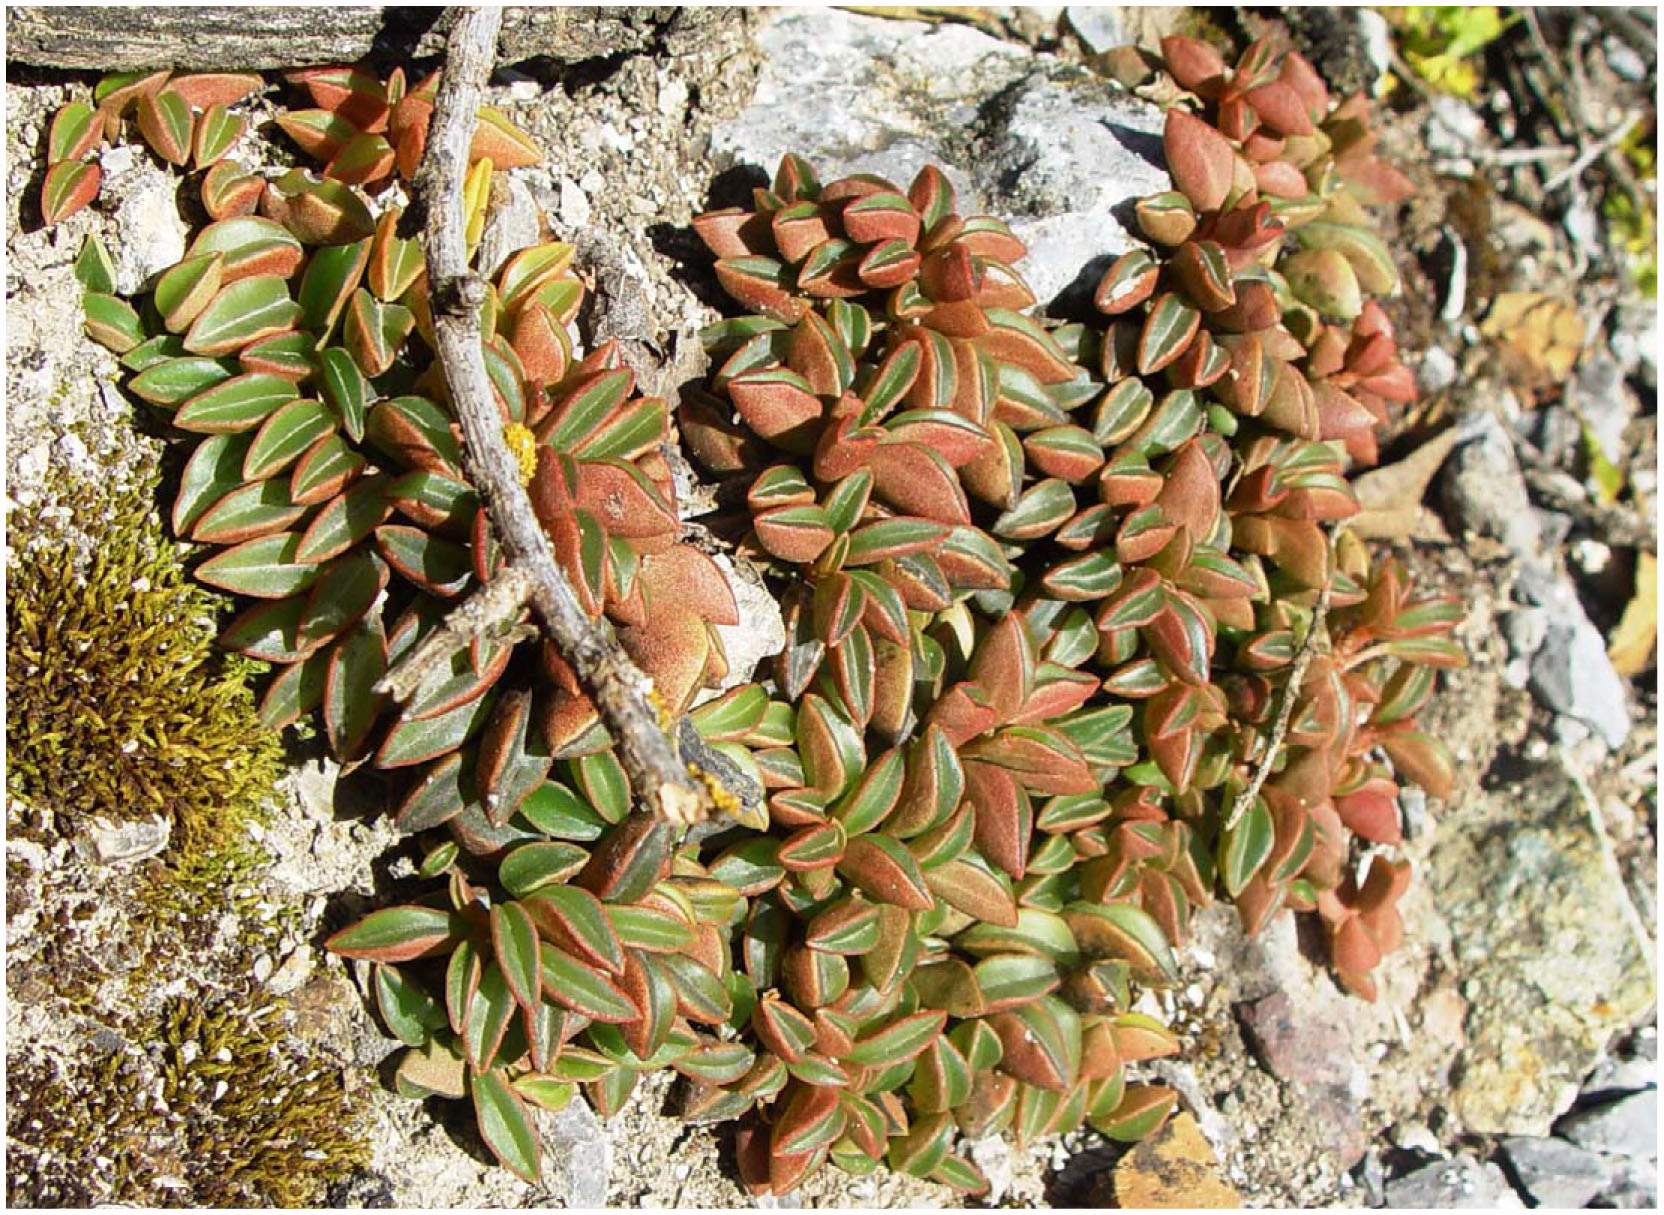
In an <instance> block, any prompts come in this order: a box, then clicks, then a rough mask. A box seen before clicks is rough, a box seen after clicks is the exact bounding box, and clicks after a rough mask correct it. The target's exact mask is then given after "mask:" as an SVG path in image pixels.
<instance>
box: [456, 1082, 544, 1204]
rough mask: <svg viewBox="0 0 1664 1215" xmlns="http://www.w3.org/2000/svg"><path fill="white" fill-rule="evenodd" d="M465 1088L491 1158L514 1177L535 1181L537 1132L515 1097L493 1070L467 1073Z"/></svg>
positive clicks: (523, 1107)
mask: <svg viewBox="0 0 1664 1215" xmlns="http://www.w3.org/2000/svg"><path fill="white" fill-rule="evenodd" d="M468 1087H469V1090H470V1093H471V1095H472V1097H473V1099H474V1116H475V1118H476V1119H477V1120H478V1122H479V1128H480V1137H481V1138H482V1139H484V1140H485V1144H486V1146H487V1147H489V1148H490V1149H491V1153H492V1155H494V1156H496V1157H497V1159H498V1160H499V1161H501V1162H502V1163H503V1165H504V1166H505V1167H506V1168H507V1169H508V1170H509V1171H510V1172H512V1173H514V1174H515V1175H516V1176H518V1177H520V1178H522V1179H523V1180H525V1181H530V1182H536V1181H537V1180H538V1176H539V1173H540V1171H541V1164H540V1161H539V1157H538V1146H537V1133H536V1131H534V1130H533V1129H532V1124H531V1119H530V1118H529V1117H528V1116H527V1114H526V1107H525V1105H524V1103H523V1102H521V1100H520V1097H519V1094H517V1093H516V1092H515V1091H514V1089H513V1088H512V1087H510V1085H509V1084H508V1083H507V1082H506V1081H504V1079H503V1078H502V1075H501V1074H500V1073H498V1072H494V1071H492V1072H473V1073H471V1074H470V1077H469V1085H468Z"/></svg>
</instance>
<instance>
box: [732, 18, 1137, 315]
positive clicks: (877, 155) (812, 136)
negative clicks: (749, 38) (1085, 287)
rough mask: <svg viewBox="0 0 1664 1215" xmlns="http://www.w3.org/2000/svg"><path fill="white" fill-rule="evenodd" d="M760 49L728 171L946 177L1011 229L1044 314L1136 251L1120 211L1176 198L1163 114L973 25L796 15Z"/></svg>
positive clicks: (768, 34)
mask: <svg viewBox="0 0 1664 1215" xmlns="http://www.w3.org/2000/svg"><path fill="white" fill-rule="evenodd" d="M758 45H759V47H760V48H761V50H762V52H763V55H764V64H763V67H762V70H761V73H760V75H759V78H758V84H757V91H756V94H755V96H754V97H753V99H752V102H751V104H750V106H748V107H747V108H746V109H745V110H744V111H743V112H742V113H741V114H740V115H739V116H738V117H736V118H735V119H734V120H732V121H731V122H728V123H726V124H724V125H722V126H719V127H718V128H717V129H716V130H715V131H714V132H713V133H712V137H711V152H712V156H713V159H714V160H715V161H716V163H717V164H718V165H720V166H725V167H730V168H732V167H738V166H754V167H755V168H756V169H758V170H760V171H761V172H762V173H763V174H765V175H768V176H772V174H773V173H774V170H775V167H776V166H777V165H778V164H779V161H780V158H781V156H782V155H784V154H785V153H786V152H788V151H795V152H799V153H801V154H802V155H804V156H805V157H807V158H808V159H809V160H810V161H811V163H813V164H814V165H815V167H816V169H817V170H818V171H819V172H820V174H821V175H822V177H823V179H825V180H831V179H833V178H837V177H842V176H845V175H847V174H850V173H876V174H879V175H880V176H883V177H886V178H888V179H890V180H891V181H893V182H895V183H896V184H897V185H900V186H903V187H905V186H906V185H907V184H908V183H909V182H910V181H911V180H912V179H913V177H914V176H915V175H916V174H917V173H918V171H919V170H920V169H921V168H923V167H924V166H925V165H927V164H936V165H939V166H941V168H942V170H943V171H944V172H945V173H946V174H947V176H948V179H949V180H950V181H951V182H952V183H953V185H954V188H955V190H956V192H957V193H958V195H959V199H958V201H959V208H960V210H961V212H962V213H964V214H974V213H976V212H977V211H992V212H995V213H997V214H1000V215H1002V216H1004V217H1006V218H1007V219H1009V220H1010V221H1011V224H1012V228H1013V229H1014V230H1015V231H1016V233H1017V234H1018V236H1020V237H1021V238H1022V239H1023V241H1024V242H1025V243H1026V244H1027V245H1028V247H1029V254H1028V256H1027V257H1026V258H1025V259H1024V260H1023V261H1022V263H1021V264H1020V265H1019V266H1018V270H1019V271H1020V272H1021V273H1022V274H1023V276H1024V277H1025V279H1027V281H1028V282H1029V285H1030V286H1031V287H1032V288H1033V289H1034V292H1035V294H1036V296H1037V297H1038V298H1039V299H1040V300H1041V301H1042V302H1050V301H1051V300H1052V299H1054V298H1055V297H1056V296H1057V294H1058V293H1059V292H1060V291H1062V290H1064V288H1066V287H1068V286H1069V285H1070V284H1071V283H1073V282H1075V280H1076V279H1077V276H1081V269H1082V267H1083V266H1087V265H1088V264H1089V263H1093V262H1094V261H1101V262H1103V263H1104V265H1107V259H1108V258H1109V257H1111V256H1113V255H1116V254H1119V253H1122V252H1125V251H1126V249H1127V248H1129V247H1130V245H1131V237H1130V236H1129V235H1128V233H1127V232H1126V230H1125V229H1124V228H1123V227H1122V225H1121V223H1120V220H1119V219H1118V218H1117V217H1116V214H1117V212H1118V211H1121V210H1124V205H1125V204H1126V203H1127V202H1128V200H1130V199H1133V198H1137V197H1141V196H1143V195H1145V194H1150V193H1154V192H1156V191H1158V190H1163V189H1166V188H1168V185H1169V179H1168V177H1167V174H1166V173H1165V171H1163V170H1162V169H1160V168H1158V167H1156V164H1155V159H1158V158H1159V149H1160V130H1161V121H1162V120H1161V115H1160V113H1159V112H1158V111H1157V110H1156V109H1155V108H1154V107H1153V106H1148V105H1145V104H1143V103H1140V102H1136V101H1133V100H1130V99H1128V98H1126V97H1125V96H1124V95H1122V94H1119V93H1117V92H1115V91H1114V90H1113V89H1112V88H1111V86H1109V85H1108V84H1107V83H1106V82H1104V81H1103V80H1101V79H1099V78H1097V77H1095V76H1093V75H1091V74H1090V73H1087V72H1085V71H1082V70H1080V69H1078V68H1071V67H1067V66H1065V65H1061V64H1057V63H1054V62H1052V61H1050V60H1037V59H1036V58H1035V57H1034V56H1032V55H1031V54H1029V53H1028V52H1027V51H1026V50H1024V49H1023V48H1021V47H1018V46H1014V45H1012V44H1011V43H1007V42H1002V41H1000V40H999V39H997V38H993V37H990V36H989V35H987V34H983V33H981V32H980V31H977V30H974V29H971V28H969V27H966V26H962V25H951V24H940V25H925V24H922V23H917V22H907V21H888V20H882V19H879V18H874V17H864V16H860V15H857V14H853V13H848V12H842V11H838V10H834V9H809V8H801V9H787V10H782V11H778V12H776V13H775V14H773V15H772V16H770V17H769V18H767V20H766V21H765V24H764V25H763V28H762V30H761V32H760V33H759V35H758ZM1037 63H1038V64H1042V65H1044V66H1042V67H1040V68H1037V67H1036V64H1037ZM1101 269H1102V267H1101V266H1100V267H1099V270H1100V272H1101Z"/></svg>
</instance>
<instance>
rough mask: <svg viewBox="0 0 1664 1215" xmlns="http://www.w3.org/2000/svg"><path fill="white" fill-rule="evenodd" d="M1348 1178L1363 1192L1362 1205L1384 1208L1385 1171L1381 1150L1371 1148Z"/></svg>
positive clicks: (1385, 1194) (1385, 1195)
mask: <svg viewBox="0 0 1664 1215" xmlns="http://www.w3.org/2000/svg"><path fill="white" fill-rule="evenodd" d="M1350 1176H1351V1177H1352V1179H1353V1180H1354V1181H1356V1182H1357V1183H1358V1188H1359V1189H1361V1190H1362V1191H1363V1192H1364V1205H1365V1206H1371V1207H1379V1206H1385V1205H1386V1201H1387V1190H1386V1185H1387V1171H1386V1168H1385V1166H1383V1165H1382V1163H1381V1149H1380V1148H1378V1147H1371V1148H1370V1149H1369V1150H1368V1151H1367V1152H1365V1153H1364V1158H1363V1159H1362V1160H1361V1161H1359V1162H1358V1166H1357V1167H1356V1168H1355V1169H1353V1170H1352V1172H1351V1174H1350Z"/></svg>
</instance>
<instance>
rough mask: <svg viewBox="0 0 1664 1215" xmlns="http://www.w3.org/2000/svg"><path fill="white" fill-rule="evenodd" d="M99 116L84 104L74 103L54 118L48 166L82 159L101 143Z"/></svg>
mask: <svg viewBox="0 0 1664 1215" xmlns="http://www.w3.org/2000/svg"><path fill="white" fill-rule="evenodd" d="M96 119H97V115H96V113H95V112H94V110H93V108H92V107H91V106H90V105H88V104H87V103H86V102H84V101H72V102H70V103H69V104H68V105H66V106H64V107H63V108H62V109H61V110H59V111H58V112H57V113H56V114H54V115H53V116H52V126H51V128H50V129H49V130H48V132H47V136H46V163H47V164H49V165H51V164H57V163H58V162H59V161H60V160H80V159H81V158H82V157H83V156H85V155H87V153H89V152H91V151H92V149H93V147H94V146H95V145H96V143H97V141H98V132H97V131H96V130H95V129H94V127H95V120H96Z"/></svg>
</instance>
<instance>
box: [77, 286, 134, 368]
mask: <svg viewBox="0 0 1664 1215" xmlns="http://www.w3.org/2000/svg"><path fill="white" fill-rule="evenodd" d="M81 308H82V311H83V312H85V313H86V319H85V321H84V322H83V327H84V328H85V329H86V332H87V336H88V337H90V338H91V339H92V340H93V341H95V342H97V343H98V344H99V345H100V346H102V347H104V348H105V349H106V350H109V351H111V352H113V353H115V354H126V353H127V352H128V351H130V350H132V349H133V348H134V347H136V346H138V345H139V344H140V343H141V342H143V341H144V339H145V332H144V322H143V321H141V320H140V319H139V314H138V313H137V312H134V311H133V309H132V307H131V306H130V305H129V304H128V303H127V301H125V300H121V299H117V298H116V297H115V296H113V295H95V294H91V293H89V294H87V295H84V296H82V297H81Z"/></svg>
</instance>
